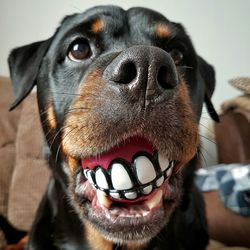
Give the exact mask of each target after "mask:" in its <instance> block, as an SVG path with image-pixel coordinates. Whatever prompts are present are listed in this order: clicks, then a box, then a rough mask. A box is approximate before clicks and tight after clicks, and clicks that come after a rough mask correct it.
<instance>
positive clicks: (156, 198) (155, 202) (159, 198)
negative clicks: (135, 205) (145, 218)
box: [144, 190, 163, 209]
mask: <svg viewBox="0 0 250 250" xmlns="http://www.w3.org/2000/svg"><path fill="white" fill-rule="evenodd" d="M162 197H163V191H162V190H158V191H157V192H156V193H155V195H154V196H153V197H152V198H151V199H150V200H146V201H145V202H144V204H145V205H146V206H147V207H148V208H149V209H152V208H154V207H156V206H157V205H159V203H160V202H161V201H162Z"/></svg>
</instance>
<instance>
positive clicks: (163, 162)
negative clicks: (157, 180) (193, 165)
mask: <svg viewBox="0 0 250 250" xmlns="http://www.w3.org/2000/svg"><path fill="white" fill-rule="evenodd" d="M158 161H159V165H160V167H161V171H162V172H163V171H165V170H166V169H167V168H168V166H169V160H168V159H167V157H165V156H163V155H162V154H160V153H159V156H158Z"/></svg>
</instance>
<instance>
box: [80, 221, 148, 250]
mask: <svg viewBox="0 0 250 250" xmlns="http://www.w3.org/2000/svg"><path fill="white" fill-rule="evenodd" d="M84 229H85V233H86V238H87V240H88V243H89V245H90V249H91V250H100V249H101V250H113V243H112V242H110V241H108V240H106V239H104V238H103V237H102V236H101V234H100V233H99V232H98V231H97V230H95V229H94V228H93V227H92V226H91V225H90V224H87V223H85V224H84ZM144 247H145V245H140V244H133V243H131V244H128V245H124V246H123V249H124V250H143V249H144Z"/></svg>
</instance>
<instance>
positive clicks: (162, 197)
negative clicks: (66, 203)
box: [9, 6, 214, 243]
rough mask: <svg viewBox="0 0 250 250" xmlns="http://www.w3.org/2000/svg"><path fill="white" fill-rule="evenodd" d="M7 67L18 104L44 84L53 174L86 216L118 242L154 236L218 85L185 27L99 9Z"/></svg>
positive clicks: (151, 15) (18, 54)
mask: <svg viewBox="0 0 250 250" xmlns="http://www.w3.org/2000/svg"><path fill="white" fill-rule="evenodd" d="M9 62H10V68H11V73H12V78H13V84H14V91H15V94H16V99H15V101H14V103H13V107H14V106H16V105H17V104H18V103H19V102H20V101H21V100H22V99H23V98H24V97H25V96H26V95H27V94H28V93H29V92H30V90H31V89H32V87H33V85H34V84H36V85H37V94H38V103H39V110H40V116H41V121H42V124H43V128H44V132H45V136H46V139H47V142H48V144H49V146H50V149H51V158H52V163H53V162H54V166H53V171H54V172H55V173H56V174H55V176H59V177H57V178H59V179H60V180H61V181H63V182H64V185H65V187H66V188H67V190H68V195H69V197H70V199H71V201H72V204H73V206H74V207H75V209H76V211H77V212H78V214H79V217H80V218H81V219H82V220H83V221H87V223H88V224H90V225H91V226H92V227H93V228H95V229H96V230H97V231H98V232H99V233H101V234H102V235H103V236H104V237H105V238H107V239H109V240H111V241H114V242H142V243H143V242H147V241H149V240H150V239H151V238H152V237H154V236H155V235H157V233H158V232H159V231H160V230H161V229H162V228H163V227H164V225H165V224H166V223H167V221H168V219H169V217H170V215H171V214H172V212H173V210H174V208H175V207H176V206H177V204H178V202H179V199H180V197H181V177H180V172H181V169H182V168H183V167H184V166H185V164H186V163H187V162H188V161H190V160H191V159H192V158H193V157H194V156H195V154H196V152H197V147H198V121H199V116H200V113H201V107H202V103H203V100H204V98H205V96H206V98H207V100H209V97H210V96H211V94H212V92H213V88H214V73H213V69H212V68H211V66H209V65H208V64H206V63H205V61H203V60H202V59H201V58H200V57H198V56H197V55H196V53H195V51H194V48H193V46H192V43H191V41H190V39H189V37H188V36H187V35H186V33H185V31H184V29H183V28H182V26H181V25H179V24H176V23H172V22H170V21H168V20H167V19H165V18H164V17H163V16H162V15H160V14H158V13H156V12H153V11H151V10H148V9H143V8H133V9H129V10H128V11H124V10H122V9H120V8H118V7H111V6H106V7H97V8H93V9H90V10H88V11H86V12H85V13H83V14H77V15H73V16H69V17H66V18H65V19H64V21H63V22H62V24H61V26H60V27H59V28H58V30H57V31H56V33H55V35H54V36H53V37H52V38H50V39H49V40H47V41H44V42H40V43H36V44H33V45H29V46H26V47H23V48H18V49H16V50H14V51H13V52H12V54H11V55H10V59H9ZM205 72H208V74H210V76H209V77H210V78H207V76H205ZM52 165H53V164H52Z"/></svg>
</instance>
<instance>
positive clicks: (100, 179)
mask: <svg viewBox="0 0 250 250" xmlns="http://www.w3.org/2000/svg"><path fill="white" fill-rule="evenodd" d="M95 181H96V184H97V186H98V187H100V188H103V189H108V188H109V185H108V182H107V179H106V176H105V174H104V173H103V170H102V169H101V168H99V169H98V170H97V171H96V172H95Z"/></svg>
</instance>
